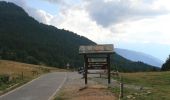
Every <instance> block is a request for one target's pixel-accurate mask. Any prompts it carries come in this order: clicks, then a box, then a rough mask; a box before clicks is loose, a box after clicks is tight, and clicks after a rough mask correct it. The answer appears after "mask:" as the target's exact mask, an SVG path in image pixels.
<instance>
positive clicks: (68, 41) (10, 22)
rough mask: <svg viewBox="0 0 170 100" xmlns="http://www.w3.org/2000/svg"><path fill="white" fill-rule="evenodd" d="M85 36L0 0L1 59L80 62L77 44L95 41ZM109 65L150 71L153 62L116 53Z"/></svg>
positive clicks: (54, 63)
mask: <svg viewBox="0 0 170 100" xmlns="http://www.w3.org/2000/svg"><path fill="white" fill-rule="evenodd" d="M95 44H96V43H95V42H93V41H91V40H89V39H88V38H86V37H83V36H80V35H77V34H75V33H73V32H70V31H67V30H63V29H62V30H61V29H58V28H56V27H54V26H50V25H45V24H42V23H39V22H38V21H36V20H35V19H33V18H32V17H30V16H29V15H28V14H27V13H26V12H25V11H24V10H23V9H22V8H21V7H18V6H16V5H15V4H13V3H8V2H4V1H3V2H0V59H4V60H13V61H19V62H25V63H31V64H41V65H48V66H54V67H62V68H63V67H64V66H65V65H66V64H67V63H69V64H70V65H71V66H74V67H79V66H83V57H82V56H80V55H78V49H79V46H80V45H95ZM112 63H113V64H112V65H113V66H112V68H115V69H119V70H121V71H149V70H153V69H155V67H154V66H150V65H147V64H145V63H141V62H132V61H130V60H127V59H125V58H123V57H121V56H119V55H118V54H116V53H115V54H114V55H113V56H112Z"/></svg>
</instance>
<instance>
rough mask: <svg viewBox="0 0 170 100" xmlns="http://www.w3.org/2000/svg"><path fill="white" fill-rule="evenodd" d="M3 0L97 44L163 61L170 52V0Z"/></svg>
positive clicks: (38, 18) (39, 19)
mask: <svg viewBox="0 0 170 100" xmlns="http://www.w3.org/2000/svg"><path fill="white" fill-rule="evenodd" d="M0 1H4V0H0ZM5 1H9V2H13V3H15V4H17V5H19V6H21V7H22V8H23V9H24V10H25V11H26V12H27V13H28V14H29V15H30V16H32V17H33V18H35V19H36V20H38V21H39V22H42V23H44V24H48V25H53V26H55V27H57V28H59V29H66V30H70V31H73V32H75V33H77V34H79V35H82V36H85V37H87V38H89V39H91V40H93V41H94V42H96V43H98V44H114V47H116V48H123V49H129V50H134V51H139V52H144V53H146V54H150V55H152V56H154V57H157V58H159V59H160V60H162V61H165V60H166V59H167V58H168V56H169V55H170V39H169V38H170V28H169V26H170V6H169V4H170V0H5Z"/></svg>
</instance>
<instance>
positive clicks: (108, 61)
mask: <svg viewBox="0 0 170 100" xmlns="http://www.w3.org/2000/svg"><path fill="white" fill-rule="evenodd" d="M107 70H108V84H110V55H109V54H108V55H107Z"/></svg>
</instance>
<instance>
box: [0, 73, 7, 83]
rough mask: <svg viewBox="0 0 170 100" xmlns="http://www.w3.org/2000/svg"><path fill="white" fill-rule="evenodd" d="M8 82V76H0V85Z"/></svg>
mask: <svg viewBox="0 0 170 100" xmlns="http://www.w3.org/2000/svg"><path fill="white" fill-rule="evenodd" d="M8 81H9V75H6V74H4V75H0V83H7V82H8Z"/></svg>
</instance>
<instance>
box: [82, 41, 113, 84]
mask: <svg viewBox="0 0 170 100" xmlns="http://www.w3.org/2000/svg"><path fill="white" fill-rule="evenodd" d="M113 52H114V51H113V45H112V44H106V45H90V46H80V48H79V54H81V55H83V56H84V62H85V69H84V70H85V84H87V73H88V70H91V69H96V70H103V69H105V70H107V73H108V84H110V55H111V54H112V53H113Z"/></svg>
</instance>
